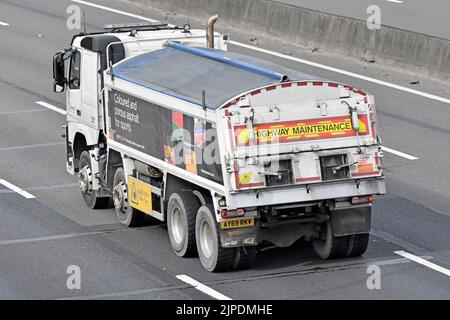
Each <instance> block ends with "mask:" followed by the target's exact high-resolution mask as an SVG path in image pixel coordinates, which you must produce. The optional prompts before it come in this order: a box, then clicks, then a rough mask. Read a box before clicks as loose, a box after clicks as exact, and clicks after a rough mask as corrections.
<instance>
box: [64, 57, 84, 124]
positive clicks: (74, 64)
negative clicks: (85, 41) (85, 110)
mask: <svg viewBox="0 0 450 320" xmlns="http://www.w3.org/2000/svg"><path fill="white" fill-rule="evenodd" d="M81 55H82V51H81V50H76V51H74V52H73V53H72V55H71V57H70V63H69V72H68V73H69V75H68V77H67V78H68V79H67V82H68V88H67V95H66V99H67V101H66V105H67V117H68V118H69V119H70V118H77V117H79V116H78V115H81Z"/></svg>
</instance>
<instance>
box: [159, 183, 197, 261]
mask: <svg viewBox="0 0 450 320" xmlns="http://www.w3.org/2000/svg"><path fill="white" fill-rule="evenodd" d="M199 208H200V202H199V200H198V198H197V197H196V196H195V195H194V193H192V192H190V191H183V192H179V193H174V194H172V195H171V196H170V198H169V203H168V204H167V230H168V233H169V238H170V243H171V244H172V249H173V251H174V252H175V254H176V255H177V256H180V257H191V256H193V255H195V254H196V253H197V247H196V243H195V217H196V215H197V211H198V209H199Z"/></svg>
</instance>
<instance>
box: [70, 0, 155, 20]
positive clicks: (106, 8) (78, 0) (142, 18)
mask: <svg viewBox="0 0 450 320" xmlns="http://www.w3.org/2000/svg"><path fill="white" fill-rule="evenodd" d="M70 1H72V2H75V3H78V4H82V5H85V6H89V7H93V8H97V9H101V10H105V11H109V12H113V13H117V14H121V15H124V16H128V17H131V18H136V19H140V20H144V21H148V22H160V21H158V20H155V19H150V18H147V17H143V16H139V15H137V14H132V13H129V12H125V11H121V10H117V9H113V8H108V7H105V6H101V5H99V4H96V3H92V2H88V1H82V0H70Z"/></svg>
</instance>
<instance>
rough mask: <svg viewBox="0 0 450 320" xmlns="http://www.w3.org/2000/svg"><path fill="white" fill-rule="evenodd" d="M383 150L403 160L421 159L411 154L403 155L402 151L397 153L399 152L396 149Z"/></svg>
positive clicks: (383, 148)
mask: <svg viewBox="0 0 450 320" xmlns="http://www.w3.org/2000/svg"><path fill="white" fill-rule="evenodd" d="M381 150H383V151H384V152H389V153H392V154H395V155H396V156H399V157H402V158H405V159H408V160H418V159H419V158H417V157H414V156H412V155H410V154H407V153H403V152H400V151H397V150H394V149H391V148H388V147H381Z"/></svg>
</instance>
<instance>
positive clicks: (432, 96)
mask: <svg viewBox="0 0 450 320" xmlns="http://www.w3.org/2000/svg"><path fill="white" fill-rule="evenodd" d="M230 44H233V45H235V46H239V47H242V48H246V49H250V50H254V51H258V52H261V53H265V54H270V55H272V56H275V57H279V58H283V59H287V60H291V61H295V62H299V63H302V64H306V65H309V66H312V67H316V68H320V69H324V70H328V71H332V72H336V73H340V74H343V75H346V76H349V77H352V78H357V79H361V80H364V81H368V82H372V83H376V84H379V85H382V86H385V87H389V88H393V89H397V90H400V91H404V92H407V93H412V94H415V95H418V96H421V97H424V98H428V99H432V100H436V101H439V102H444V103H448V104H450V99H447V98H443V97H439V96H436V95H434V94H430V93H426V92H422V91H419V90H414V89H411V88H407V87H403V86H399V85H397V84H394V83H390V82H387V81H383V80H378V79H375V78H371V77H367V76H363V75H361V74H357V73H354V72H350V71H345V70H342V69H339V68H334V67H329V66H326V65H324V64H320V63H316V62H312V61H308V60H305V59H300V58H295V57H291V56H288V55H286V54H282V53H279V52H275V51H271V50H267V49H262V48H258V47H255V46H251V45H248V44H244V43H240V42H236V41H230Z"/></svg>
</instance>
